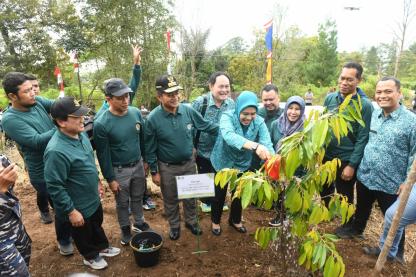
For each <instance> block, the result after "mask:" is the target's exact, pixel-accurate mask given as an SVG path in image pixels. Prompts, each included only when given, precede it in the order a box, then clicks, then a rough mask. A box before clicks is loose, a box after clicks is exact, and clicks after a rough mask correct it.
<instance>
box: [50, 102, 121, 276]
mask: <svg viewBox="0 0 416 277" xmlns="http://www.w3.org/2000/svg"><path fill="white" fill-rule="evenodd" d="M88 111H89V109H88V108H86V107H84V106H81V105H80V104H79V103H78V102H77V101H76V100H75V99H74V98H73V97H62V98H59V99H58V100H56V101H55V103H54V104H53V105H52V107H51V115H52V118H53V120H54V123H55V125H56V126H57V127H58V130H57V131H56V132H55V134H54V135H53V136H52V138H51V139H50V141H49V143H48V145H47V147H46V149H45V154H44V160H45V181H46V184H47V186H48V191H49V193H50V195H51V198H52V200H53V202H54V204H55V213H56V216H57V217H58V218H61V219H62V221H69V222H70V223H71V224H70V229H71V233H72V237H73V239H74V242H75V245H76V246H77V248H78V251H79V253H80V254H81V255H82V256H83V258H84V259H83V263H84V265H87V266H89V267H90V268H92V269H104V268H106V267H107V266H108V264H107V262H106V261H105V260H104V259H103V258H102V257H113V256H116V255H118V254H120V249H119V248H116V247H111V246H110V245H109V243H108V239H107V236H106V235H105V232H104V229H103V227H102V223H103V208H102V206H101V201H100V196H99V187H100V186H101V183H100V181H99V178H98V171H97V168H96V166H95V158H94V153H93V150H92V146H91V143H90V141H89V139H88V136H87V135H86V134H85V132H84V116H85V115H86V114H87V113H88Z"/></svg>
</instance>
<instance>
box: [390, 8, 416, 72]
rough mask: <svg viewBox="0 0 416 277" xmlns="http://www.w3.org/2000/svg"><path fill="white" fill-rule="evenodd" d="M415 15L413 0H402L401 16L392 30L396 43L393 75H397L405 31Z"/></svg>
mask: <svg viewBox="0 0 416 277" xmlns="http://www.w3.org/2000/svg"><path fill="white" fill-rule="evenodd" d="M415 15H416V7H415V5H414V3H413V0H403V17H402V20H401V22H400V23H398V24H397V25H398V26H397V30H396V31H395V32H394V35H395V37H396V39H397V45H398V49H397V55H396V60H395V64H394V73H393V75H394V77H397V74H398V72H399V67H400V60H401V56H402V54H403V50H404V44H405V41H406V38H407V31H408V29H409V27H410V24H411V22H412V20H413V18H414V17H415Z"/></svg>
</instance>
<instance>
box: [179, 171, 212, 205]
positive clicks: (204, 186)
mask: <svg viewBox="0 0 416 277" xmlns="http://www.w3.org/2000/svg"><path fill="white" fill-rule="evenodd" d="M176 184H177V186H178V199H188V198H200V197H214V196H215V188H214V173H206V174H195V175H184V176H176Z"/></svg>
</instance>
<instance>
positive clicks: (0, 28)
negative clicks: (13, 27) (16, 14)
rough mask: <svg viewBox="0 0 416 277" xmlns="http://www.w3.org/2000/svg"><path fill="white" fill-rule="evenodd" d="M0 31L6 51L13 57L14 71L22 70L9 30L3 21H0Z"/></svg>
mask: <svg viewBox="0 0 416 277" xmlns="http://www.w3.org/2000/svg"><path fill="white" fill-rule="evenodd" d="M0 33H1V36H2V38H3V41H4V43H5V44H6V49H7V52H9V54H10V56H12V57H13V66H14V69H15V70H16V71H19V70H22V64H21V63H20V59H19V56H18V55H17V53H16V50H15V49H14V45H13V43H12V41H11V39H10V35H9V30H8V29H7V26H6V24H5V23H4V22H3V21H0Z"/></svg>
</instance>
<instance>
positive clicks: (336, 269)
mask: <svg viewBox="0 0 416 277" xmlns="http://www.w3.org/2000/svg"><path fill="white" fill-rule="evenodd" d="M340 272H341V265H340V264H339V262H337V261H334V267H333V270H332V273H333V275H332V276H340V275H339V273H340Z"/></svg>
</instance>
